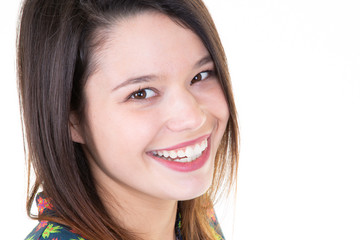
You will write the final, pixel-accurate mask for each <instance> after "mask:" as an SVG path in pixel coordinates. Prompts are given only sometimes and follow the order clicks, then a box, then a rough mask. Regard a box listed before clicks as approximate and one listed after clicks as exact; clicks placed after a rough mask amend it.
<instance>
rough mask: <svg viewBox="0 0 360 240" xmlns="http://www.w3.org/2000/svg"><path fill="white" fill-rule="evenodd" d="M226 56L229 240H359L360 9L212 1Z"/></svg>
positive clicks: (315, 0)
mask: <svg viewBox="0 0 360 240" xmlns="http://www.w3.org/2000/svg"><path fill="white" fill-rule="evenodd" d="M205 2H206V4H207V5H208V7H209V9H210V12H211V13H212V15H213V18H214V20H215V23H216V25H217V27H218V30H219V32H220V35H221V38H222V40H223V44H224V47H225V50H226V52H227V56H228V60H229V66H230V71H231V74H232V80H233V85H234V92H235V96H236V102H237V105H238V113H239V120H240V127H241V154H240V155H241V157H240V168H239V181H238V196H237V200H236V208H235V207H234V206H235V205H234V204H233V202H231V201H224V202H222V203H221V204H220V205H218V206H217V214H218V217H219V218H220V223H221V225H222V228H223V230H224V232H225V235H226V237H227V239H228V240H238V239H241V240H260V239H261V240H262V239H277V240H288V239H314V240H315V239H316V240H318V239H327V240H328V239H347V240H352V239H360V2H359V1H358V0H302V1H294V0H292V1H291V0H268V1H266V0H222V1H219V0H206V1H205ZM18 5H19V1H18V0H16V1H15V0H11V1H7V2H6V4H3V5H2V7H1V10H0V24H1V28H0V30H1V37H0V48H1V49H0V53H1V56H0V61H1V62H0V70H1V72H0V73H1V79H0V110H1V118H0V119H1V120H0V154H1V158H0V162H1V165H0V178H1V179H0V184H1V188H0V190H1V198H0V201H1V205H0V207H1V220H0V221H1V224H0V229H1V235H2V239H24V237H25V236H26V234H27V233H28V232H29V231H30V230H31V229H32V228H33V227H34V226H35V222H33V221H30V220H28V219H27V217H26V214H25V189H26V178H25V167H24V156H23V147H22V135H21V127H20V117H19V110H18V100H17V93H16V83H15V78H16V77H15V30H16V21H17V14H18Z"/></svg>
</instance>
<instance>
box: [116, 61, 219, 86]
mask: <svg viewBox="0 0 360 240" xmlns="http://www.w3.org/2000/svg"><path fill="white" fill-rule="evenodd" d="M212 61H213V60H212V58H211V56H210V55H206V56H205V57H203V58H201V59H200V60H199V61H197V62H196V63H195V65H194V67H193V69H196V68H200V67H202V66H203V65H205V64H207V63H210V62H212ZM156 78H157V76H156V75H154V74H150V75H144V76H140V77H135V78H129V79H127V80H126V81H124V82H122V83H120V84H119V85H117V86H116V87H114V88H113V89H112V90H111V91H112V92H114V91H116V90H117V89H119V88H122V87H125V86H127V85H132V84H137V83H144V82H150V81H154V80H155V79H156Z"/></svg>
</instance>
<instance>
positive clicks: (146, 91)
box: [129, 88, 156, 100]
mask: <svg viewBox="0 0 360 240" xmlns="http://www.w3.org/2000/svg"><path fill="white" fill-rule="evenodd" d="M155 95H156V93H155V92H154V90H151V89H150V88H143V89H139V90H138V91H136V92H133V93H132V94H131V95H130V97H129V99H136V100H142V99H148V98H151V97H154V96H155Z"/></svg>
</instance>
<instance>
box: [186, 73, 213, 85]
mask: <svg viewBox="0 0 360 240" xmlns="http://www.w3.org/2000/svg"><path fill="white" fill-rule="evenodd" d="M209 76H210V71H204V72H201V73H198V74H196V75H195V77H194V78H193V79H192V80H191V83H190V84H191V85H192V84H194V83H197V82H200V81H202V80H204V79H206V78H208V77H209Z"/></svg>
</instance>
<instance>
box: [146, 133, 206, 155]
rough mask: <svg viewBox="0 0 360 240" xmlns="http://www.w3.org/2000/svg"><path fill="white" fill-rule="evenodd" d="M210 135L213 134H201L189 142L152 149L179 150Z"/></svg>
mask: <svg viewBox="0 0 360 240" xmlns="http://www.w3.org/2000/svg"><path fill="white" fill-rule="evenodd" d="M210 135H211V134H206V135H204V136H201V137H198V138H196V139H194V140H191V141H187V142H183V143H180V144H177V145H174V146H171V147H169V148H162V149H155V150H152V151H171V150H178V149H181V148H185V147H188V146H192V145H195V144H196V143H201V142H202V141H203V140H204V139H207V138H209V137H210ZM152 151H149V152H150V153H151V152H152Z"/></svg>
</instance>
